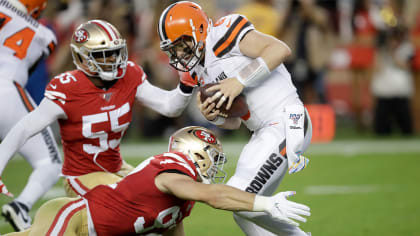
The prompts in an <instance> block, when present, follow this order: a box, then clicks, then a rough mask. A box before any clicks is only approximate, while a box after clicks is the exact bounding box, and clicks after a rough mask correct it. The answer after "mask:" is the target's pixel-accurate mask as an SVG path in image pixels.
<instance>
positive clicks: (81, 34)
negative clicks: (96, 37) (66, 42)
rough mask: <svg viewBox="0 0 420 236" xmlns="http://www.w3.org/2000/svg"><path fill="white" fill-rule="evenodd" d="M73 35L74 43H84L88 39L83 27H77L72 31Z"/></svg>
mask: <svg viewBox="0 0 420 236" xmlns="http://www.w3.org/2000/svg"><path fill="white" fill-rule="evenodd" d="M73 37H74V40H75V41H76V43H84V42H86V41H87V40H88V38H89V33H88V32H87V31H86V30H85V29H79V30H78V31H76V32H75V33H74V35H73Z"/></svg>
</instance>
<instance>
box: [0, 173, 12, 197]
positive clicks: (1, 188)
mask: <svg viewBox="0 0 420 236" xmlns="http://www.w3.org/2000/svg"><path fill="white" fill-rule="evenodd" d="M0 193H1V194H4V195H6V196H8V197H13V194H12V193H11V192H9V190H7V188H6V185H4V183H3V181H2V180H1V177H0Z"/></svg>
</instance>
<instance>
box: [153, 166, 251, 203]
mask: <svg viewBox="0 0 420 236" xmlns="http://www.w3.org/2000/svg"><path fill="white" fill-rule="evenodd" d="M155 183H156V186H157V187H158V188H159V190H161V191H162V192H165V193H168V194H172V195H174V196H176V197H178V198H180V199H184V200H191V201H199V202H204V203H206V204H208V205H210V206H211V207H213V208H217V209H222V210H229V211H251V210H252V208H253V204H254V198H255V194H252V193H248V192H244V191H241V190H239V189H236V188H233V187H230V186H228V185H222V184H202V183H199V182H196V181H194V180H193V179H191V177H189V176H186V175H181V174H174V173H162V174H160V175H158V176H157V177H156V179H155Z"/></svg>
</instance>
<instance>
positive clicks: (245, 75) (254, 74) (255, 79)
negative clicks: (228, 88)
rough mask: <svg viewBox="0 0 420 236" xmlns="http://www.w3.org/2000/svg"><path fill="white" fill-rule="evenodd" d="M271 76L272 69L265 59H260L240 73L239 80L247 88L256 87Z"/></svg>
mask: <svg viewBox="0 0 420 236" xmlns="http://www.w3.org/2000/svg"><path fill="white" fill-rule="evenodd" d="M269 75H270V69H269V68H268V66H267V64H266V63H265V61H264V59H262V57H258V58H256V59H254V60H253V61H252V62H251V63H249V64H248V65H247V66H245V67H244V68H243V69H242V70H241V71H239V74H238V76H237V79H238V80H239V82H240V83H241V84H243V85H244V86H245V87H255V86H257V85H258V84H260V83H261V81H263V80H264V79H265V78H267V77H268V76H269Z"/></svg>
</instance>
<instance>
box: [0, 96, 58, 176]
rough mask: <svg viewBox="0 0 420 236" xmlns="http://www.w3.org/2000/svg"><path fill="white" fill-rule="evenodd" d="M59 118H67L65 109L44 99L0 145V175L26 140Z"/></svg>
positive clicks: (17, 124)
mask: <svg viewBox="0 0 420 236" xmlns="http://www.w3.org/2000/svg"><path fill="white" fill-rule="evenodd" d="M58 118H66V115H65V113H64V111H63V109H61V107H60V106H58V105H57V104H55V103H54V102H52V101H51V100H49V99H46V98H44V99H43V100H42V102H41V104H40V105H39V107H37V108H36V109H35V110H33V111H32V112H31V113H29V114H27V115H26V116H24V117H23V118H22V119H21V120H20V121H19V122H18V123H16V125H15V126H13V128H12V129H11V130H10V131H9V133H8V134H7V135H6V137H5V138H4V140H3V142H2V143H1V144H0V175H1V173H3V170H4V168H5V166H6V164H7V162H8V161H9V160H10V158H12V157H13V155H14V154H15V153H16V151H17V150H18V149H19V148H20V147H21V146H22V145H23V144H25V142H26V140H28V139H29V138H30V137H32V136H33V135H35V134H37V133H39V132H40V131H41V130H42V129H44V128H45V127H47V126H48V125H49V124H51V123H52V122H53V121H55V120H57V119H58Z"/></svg>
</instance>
